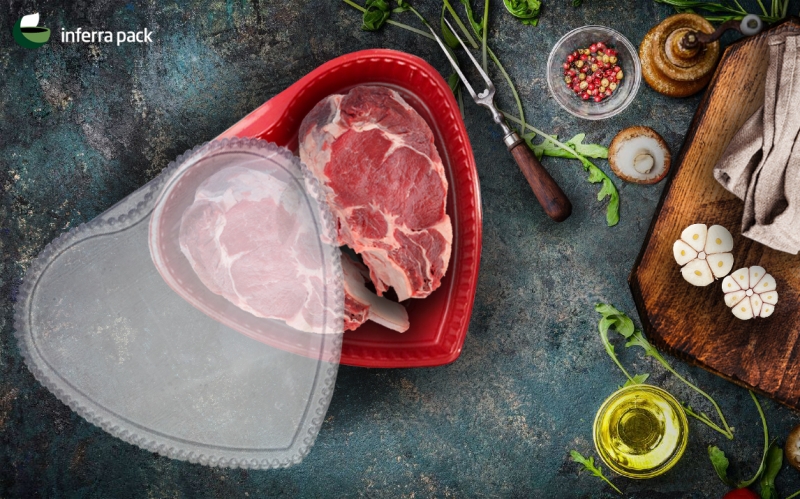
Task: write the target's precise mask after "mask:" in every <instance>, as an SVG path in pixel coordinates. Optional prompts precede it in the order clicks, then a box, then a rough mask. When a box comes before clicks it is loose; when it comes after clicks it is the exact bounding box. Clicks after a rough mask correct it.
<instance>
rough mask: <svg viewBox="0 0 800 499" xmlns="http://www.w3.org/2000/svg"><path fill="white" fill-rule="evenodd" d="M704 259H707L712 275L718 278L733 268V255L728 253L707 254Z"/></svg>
mask: <svg viewBox="0 0 800 499" xmlns="http://www.w3.org/2000/svg"><path fill="white" fill-rule="evenodd" d="M706 261H708V266H709V267H711V272H713V273H714V277H716V278H718V279H719V278H720V277H724V276H726V275H728V273H729V272H730V271H731V269H732V268H733V255H732V254H730V253H718V254H712V255H708V257H707V258H706ZM723 289H724V288H723Z"/></svg>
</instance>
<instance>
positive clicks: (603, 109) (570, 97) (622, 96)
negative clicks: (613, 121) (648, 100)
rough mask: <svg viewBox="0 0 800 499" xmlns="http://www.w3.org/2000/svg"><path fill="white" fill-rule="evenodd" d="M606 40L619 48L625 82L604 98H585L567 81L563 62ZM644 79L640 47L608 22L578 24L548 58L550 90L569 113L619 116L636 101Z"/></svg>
mask: <svg viewBox="0 0 800 499" xmlns="http://www.w3.org/2000/svg"><path fill="white" fill-rule="evenodd" d="M596 42H603V43H605V44H606V45H607V46H608V47H610V48H613V49H614V50H616V51H617V57H618V59H619V61H618V62H617V65H619V66H620V67H621V68H622V73H623V75H624V77H623V79H622V83H621V84H620V85H619V87H618V88H617V90H616V91H615V92H614V93H613V94H611V97H609V98H607V99H605V100H603V101H601V102H594V101H592V100H588V101H584V100H582V99H581V98H580V97H579V96H578V95H577V94H575V92H573V91H572V90H570V88H569V87H567V84H566V83H565V82H564V68H563V67H562V65H563V64H564V62H566V60H567V56H568V55H569V54H571V53H572V52H573V51H575V50H577V49H579V48H587V47H589V45H591V44H592V43H596ZM641 82H642V66H641V64H640V62H639V56H638V54H637V53H636V48H635V47H634V46H633V45H631V42H629V41H628V39H627V38H625V37H624V36H623V35H622V34H621V33H619V32H618V31H615V30H613V29H611V28H606V27H605V26H583V27H581V28H576V29H574V30H572V31H570V32H569V33H567V34H566V35H564V36H562V37H561V39H560V40H559V41H558V42H556V44H555V46H554V47H553V50H551V51H550V56H549V57H548V58H547V86H548V87H549V88H550V94H551V95H552V96H553V98H554V99H555V100H556V102H558V105H560V106H561V107H562V108H564V110H565V111H567V112H568V113H570V114H572V115H574V116H577V117H578V118H583V119H585V120H602V119H605V118H610V117H611V116H615V115H617V114H619V113H621V112H622V111H623V110H625V108H626V107H628V106H629V105H630V103H631V102H633V99H634V97H636V93H637V92H638V91H639V85H640V84H641Z"/></svg>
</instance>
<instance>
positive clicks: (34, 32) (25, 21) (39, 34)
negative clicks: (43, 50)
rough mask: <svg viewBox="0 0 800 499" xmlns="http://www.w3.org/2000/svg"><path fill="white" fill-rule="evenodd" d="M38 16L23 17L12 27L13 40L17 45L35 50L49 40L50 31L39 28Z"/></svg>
mask: <svg viewBox="0 0 800 499" xmlns="http://www.w3.org/2000/svg"><path fill="white" fill-rule="evenodd" d="M38 25H39V14H38V13H36V14H29V15H27V16H23V17H22V19H20V20H19V21H17V23H16V24H15V25H14V30H13V34H14V40H16V42H17V45H19V46H20V47H24V48H26V49H35V48H38V47H41V46H42V45H44V44H45V43H47V41H48V40H49V39H50V30H49V29H47V28H40V27H39V26H38Z"/></svg>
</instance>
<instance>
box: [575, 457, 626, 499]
mask: <svg viewBox="0 0 800 499" xmlns="http://www.w3.org/2000/svg"><path fill="white" fill-rule="evenodd" d="M569 454H570V456H572V461H574V462H576V463H578V464H582V465H583V467H584V469H586V471H588V472H589V473H591V474H592V475H594V476H596V477H598V478H600V479H601V480H603V481H604V482H606V483H607V484H609V485H610V486H611V488H613V489H614V490H616V491H617V492H618V493H619V494H620V495H622V491H621V490H619V489H618V488H617V486H616V485H614V484H613V483H611V481H610V480H609V479H608V478H606V477H605V475H603V471H602V470H601V468H600V467H599V466H595V465H594V457H590V458H588V459H587V458H585V457H583V456H582V455H581V453H580V452H578V451H576V450H572V451H570V452H569Z"/></svg>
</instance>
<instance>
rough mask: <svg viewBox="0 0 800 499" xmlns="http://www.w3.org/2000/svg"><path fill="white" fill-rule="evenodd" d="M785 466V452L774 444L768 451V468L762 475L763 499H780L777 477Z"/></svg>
mask: <svg viewBox="0 0 800 499" xmlns="http://www.w3.org/2000/svg"><path fill="white" fill-rule="evenodd" d="M781 466H783V450H782V449H781V448H780V447H778V446H777V445H775V443H773V444H772V445H770V446H769V451H767V467H766V469H764V473H762V474H761V482H760V483H759V484H760V485H761V499H778V491H777V490H776V489H775V477H776V476H778V472H779V471H780V470H781Z"/></svg>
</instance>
